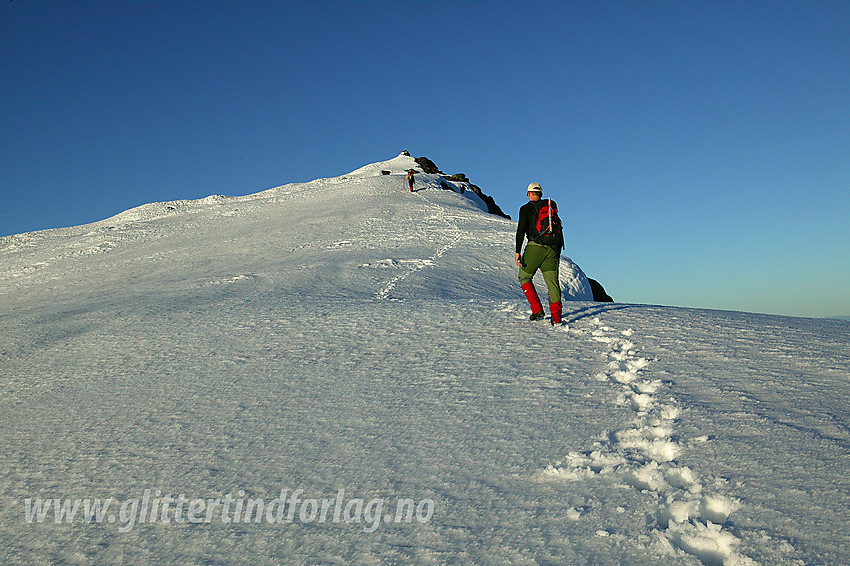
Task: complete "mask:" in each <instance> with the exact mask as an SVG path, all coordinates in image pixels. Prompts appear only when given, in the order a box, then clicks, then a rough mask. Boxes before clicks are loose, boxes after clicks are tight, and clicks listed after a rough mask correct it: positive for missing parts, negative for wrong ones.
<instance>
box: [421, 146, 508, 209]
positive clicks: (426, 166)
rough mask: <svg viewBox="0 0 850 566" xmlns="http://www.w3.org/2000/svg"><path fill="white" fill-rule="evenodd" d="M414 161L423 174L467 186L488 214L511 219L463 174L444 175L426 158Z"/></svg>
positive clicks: (491, 198)
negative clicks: (481, 201)
mask: <svg viewBox="0 0 850 566" xmlns="http://www.w3.org/2000/svg"><path fill="white" fill-rule="evenodd" d="M414 161H416V163H417V164H418V165H419V166H420V167H421V168H422V171H424V172H425V173H427V174H429V175H441V176H442V177H443V178H445V179H446V180H448V181H452V182H456V183H466V184H468V185H469V188H470V189H472V192H474V193H475V194H476V195H478V196H479V197H480V198H481V200H483V201H484V204H486V205H487V212H489V213H490V214H495V215H496V216H501V217H502V218H507V219H508V220H510V219H511V217H510V216H509V215H507V214H505V213H504V212H503V211H502V209H501V208H500V207H499V205H498V204H496V201H495V200H494V199H493V197H491V196H490V195H487V194H484V191H482V190H481V187H479V186H477V185H473V184H472V183H471V182H470V181H469V178H467V176H466V175H465V174H464V173H455V174H454V175H446V174H445V173H443V172H442V171H440V168H439V167H437V165H436V164H435V163H434V162H433V161H431V160H430V159H428V158H427V157H417V158H415V159H414ZM441 185H442V184H441Z"/></svg>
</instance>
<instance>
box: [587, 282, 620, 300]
mask: <svg viewBox="0 0 850 566" xmlns="http://www.w3.org/2000/svg"><path fill="white" fill-rule="evenodd" d="M587 282H588V283H590V290H591V292H592V293H593V300H594V301H596V302H597V303H613V302H614V299H612V298H611V297H610V296H609V295H608V293H606V292H605V288H604V287H603V286H602V284H601V283H600V282H599V281H597V280H596V279H591V278H590V277H588V278H587Z"/></svg>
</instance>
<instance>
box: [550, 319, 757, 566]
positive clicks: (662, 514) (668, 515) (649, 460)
mask: <svg viewBox="0 0 850 566" xmlns="http://www.w3.org/2000/svg"><path fill="white" fill-rule="evenodd" d="M592 324H593V328H592V329H590V330H579V329H571V328H569V327H567V326H565V327H563V328H562V330H564V331H567V332H570V333H574V334H586V333H588V332H589V335H590V338H591V339H592V340H594V341H596V342H600V343H602V344H605V345H606V346H607V352H606V353H605V355H606V357H607V360H608V362H607V366H606V368H605V369H604V371H601V372H599V373H597V374H596V375H594V376H593V379H595V380H597V381H599V382H603V383H609V384H611V386H612V387H614V388H615V389H616V392H617V393H616V396H615V401H614V402H615V403H616V405H617V406H620V407H628V408H629V409H630V410H631V411H633V412H634V418H633V419H632V420H631V422H630V424H629V425H628V426H627V427H625V428H623V429H621V430H617V431H614V432H610V433H606V434H604V435H603V436H602V437H601V439H600V440H598V441H596V442H595V443H594V447H593V448H592V449H590V450H585V451H575V452H570V453H569V454H567V456H566V457H565V458H563V459H562V460H560V461H557V462H554V463H552V464H550V465H549V466H548V467H547V468H546V469H545V470H542V471H541V472H539V476H540V477H541V478H545V479H555V480H562V481H584V480H587V479H590V478H593V477H600V476H609V477H611V478H612V479H613V480H614V481H620V482H623V483H624V484H626V485H628V486H631V487H633V488H635V489H637V490H640V491H642V492H644V493H650V494H654V495H655V496H656V498H657V499H656V500H657V503H656V504H655V505H654V506H653V507H652V508H650V509H648V510H647V519H648V520H647V524H649V525H653V526H651V527H650V528H651V530H652V533H651V538H652V540H653V544H652V547H653V549H654V550H656V551H657V552H659V553H661V554H667V555H673V554H675V553H676V549H680V550H681V551H684V552H686V553H688V554H691V555H693V556H695V557H696V558H698V559H699V560H700V561H702V562H703V563H705V564H708V565H715V564H717V565H720V564H723V565H727V566H729V565H747V564H755V562H754V561H753V560H751V559H750V558H748V557H746V556H743V555H741V554H740V553H739V552H738V551H737V546H738V544H739V543H740V541H739V539H738V538H737V537H736V536H735V535H733V534H732V533H731V532H729V530H728V529H724V525H725V524H726V523H727V521H728V519H729V515H730V514H731V513H732V512H733V511H734V510H735V509H736V508H737V506H738V505H739V503H738V502H737V501H735V500H733V499H731V498H729V497H726V496H724V495H722V494H718V493H708V490H707V489H705V486H704V485H703V482H702V481H701V479H700V477H699V476H698V475H697V474H696V473H695V472H694V471H693V470H691V469H690V468H689V467H687V466H684V465H680V464H679V463H678V462H677V460H678V458H679V456H681V455H682V453H683V450H684V449H683V446H682V444H680V443H679V442H678V440H677V436H676V434H675V427H676V423H677V422H678V420H679V419H680V418H681V415H682V410H681V408H680V405H679V403H678V402H677V401H676V399H675V398H674V397H673V395H672V394H671V391H670V385H669V384H667V383H665V382H664V381H662V380H660V379H654V378H652V377H651V372H649V371H648V367H649V366H650V364H651V363H652V360H650V359H648V358H645V357H643V356H641V355H640V354H639V352H638V350H637V348H636V346H635V344H634V342H632V340H631V338H632V337H633V335H634V331H633V330H631V329H627V330H623V331H617V330H616V329H614V328H611V327H609V326H606V325H604V324H603V323H602V321H601V320H600V319H599V318H598V317H597V318H594V319H592ZM571 511H572V515H574V516H580V513H576V512H575V510H571ZM568 514H569V512H568Z"/></svg>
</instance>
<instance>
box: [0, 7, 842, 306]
mask: <svg viewBox="0 0 850 566" xmlns="http://www.w3.org/2000/svg"><path fill="white" fill-rule="evenodd" d="M0 65H2V67H0V81H2V83H1V84H2V91H0V101H2V104H0V128H1V129H0V143H2V152H0V199H2V200H0V235H8V234H15V233H20V232H25V231H31V230H39V229H43V228H51V227H61V226H68V225H75V224H83V223H87V222H92V221H96V220H100V219H103V218H105V217H108V216H111V215H113V214H116V213H118V212H120V211H122V210H125V209H127V208H131V207H133V206H137V205H140V204H144V203H147V202H153V201H164V200H174V199H182V198H187V199H188V198H200V197H204V196H207V195H210V194H225V195H241V194H248V193H254V192H258V191H261V190H264V189H266V188H269V187H272V186H277V185H281V184H285V183H289V182H300V181H308V180H311V179H314V178H318V177H331V176H337V175H340V174H343V173H346V172H348V171H351V170H353V169H356V168H358V167H360V166H362V165H365V164H367V163H371V162H374V161H381V160H384V159H389V158H392V157H394V156H396V155H397V154H398V153H399V152H400V151H401V150H402V149H407V150H409V151H410V152H411V153H412V154H413V155H414V156H423V155H424V156H427V157H430V158H431V159H432V160H434V161H435V162H436V163H437V165H438V166H439V167H440V168H441V169H442V170H443V171H445V172H446V173H456V172H464V173H466V174H467V175H469V177H470V179H471V180H472V181H473V182H474V183H476V184H478V185H479V186H481V187H482V189H484V191H485V192H487V193H489V194H491V195H493V196H494V198H495V199H496V201H497V202H498V203H499V204H500V205H501V206H502V208H503V209H504V210H505V211H506V212H507V213H508V214H511V215H512V216H514V217H516V210H517V209H518V208H519V206H520V205H521V204H522V203H523V202H525V200H526V199H525V188H526V186H527V185H528V183H529V182H530V181H537V182H539V183H541V185H542V186H543V189H544V191H545V193H546V195H547V196H551V197H552V198H554V199H555V200H557V201H558V202H559V205H560V210H561V216H562V217H563V219H564V220H565V222H566V224H567V250H566V252H565V253H566V254H567V255H569V256H570V257H572V258H573V259H574V260H575V261H576V262H577V263H578V264H579V265H580V266H581V267H582V268H583V269H584V271H585V272H587V274H588V275H589V276H591V277H594V278H596V279H598V280H599V281H600V282H602V283H603V285H605V287H606V290H608V292H609V293H610V294H611V295H612V296H613V297H614V298H615V299H616V300H618V301H622V302H639V303H655V304H664V305H681V306H693V307H707V308H719V309H733V310H746V311H752V312H768V313H780V314H791V315H799V316H833V315H848V314H850V292H848V290H850V228H848V219H850V195H849V194H848V189H850V2H847V1H845V0H840V1H834V2H832V1H812V2H802V1H801V2H784V1H765V2H717V1H713V2H672V1H658V2H650V1H641V2H637V1H636V2H537V3H533V4H528V3H520V2H516V3H508V2H464V1H457V0H455V1H453V2H415V3H409V2H397V1H395V2H369V1H359V2H250V1H247V2H246V1H239V2H235V1H234V2H215V1H203V2H192V1H180V2H174V1H169V2H155V1H154V2H152V1H145V2H131V1H127V2H124V1H122V2H115V1H114V0H110V1H104V2H85V1H81V2H66V1H61V2H51V1H35V0H34V1H23V0H13V1H11V2H9V1H4V2H2V3H0ZM511 253H512V250H511Z"/></svg>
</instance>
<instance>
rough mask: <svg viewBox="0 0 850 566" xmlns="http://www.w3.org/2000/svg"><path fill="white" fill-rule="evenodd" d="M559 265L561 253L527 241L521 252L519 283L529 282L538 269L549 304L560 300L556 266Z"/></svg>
mask: <svg viewBox="0 0 850 566" xmlns="http://www.w3.org/2000/svg"><path fill="white" fill-rule="evenodd" d="M560 265H561V253H560V252H559V251H558V250H556V249H555V248H552V247H549V246H541V245H540V244H538V243H537V242H528V245H527V246H525V252H524V253H523V254H522V267H521V268H520V270H519V284H520V285H523V284H525V283H530V282H531V280H532V279H533V278H534V274H535V273H537V270H538V269H539V270H540V271H541V272H542V273H543V280H544V281H546V288H547V289H548V291H549V304H552V303H557V302H558V301H560V300H561V285H560V283H559V282H558V268H559V267H560Z"/></svg>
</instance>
